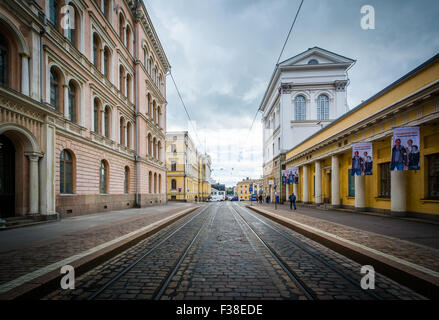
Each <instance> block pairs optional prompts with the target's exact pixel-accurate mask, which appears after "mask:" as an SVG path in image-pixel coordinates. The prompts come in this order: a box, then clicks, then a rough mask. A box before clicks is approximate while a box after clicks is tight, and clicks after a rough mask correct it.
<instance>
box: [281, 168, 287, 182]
mask: <svg viewBox="0 0 439 320" xmlns="http://www.w3.org/2000/svg"><path fill="white" fill-rule="evenodd" d="M287 183H288V179H287V170H282V184H287Z"/></svg>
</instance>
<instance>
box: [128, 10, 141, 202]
mask: <svg viewBox="0 0 439 320" xmlns="http://www.w3.org/2000/svg"><path fill="white" fill-rule="evenodd" d="M139 4H140V3H139V2H137V8H138V6H139ZM137 8H136V10H137ZM134 32H135V34H134V37H133V40H134V41H133V42H134V44H133V45H134V61H135V68H134V79H135V86H134V88H133V89H134V90H133V91H134V101H135V104H136V112H135V117H136V122H135V123H136V150H135V152H136V154H135V157H134V161H135V163H136V198H135V207H136V208H140V207H141V204H140V203H139V170H140V163H139V94H138V92H139V79H138V75H139V72H138V70H139V64H138V57H139V52H138V51H139V46H138V41H137V40H138V38H139V37H138V32H139V23H138V21H136V23H135V24H134ZM128 45H129V44H128Z"/></svg>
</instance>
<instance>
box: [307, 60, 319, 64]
mask: <svg viewBox="0 0 439 320" xmlns="http://www.w3.org/2000/svg"><path fill="white" fill-rule="evenodd" d="M308 64H319V62H318V61H317V60H316V59H311V60H309V61H308Z"/></svg>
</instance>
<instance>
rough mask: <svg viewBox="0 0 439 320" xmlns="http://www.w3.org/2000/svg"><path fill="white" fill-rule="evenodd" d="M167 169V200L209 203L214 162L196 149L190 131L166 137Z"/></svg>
mask: <svg viewBox="0 0 439 320" xmlns="http://www.w3.org/2000/svg"><path fill="white" fill-rule="evenodd" d="M166 166H167V169H168V173H167V194H168V200H179V201H205V200H207V198H208V197H209V195H210V191H211V187H210V172H211V169H210V166H211V158H210V156H209V155H207V154H202V153H200V152H199V151H198V150H197V149H196V147H195V144H194V142H193V140H192V138H191V137H190V136H189V134H188V132H187V131H179V132H168V133H167V134H166Z"/></svg>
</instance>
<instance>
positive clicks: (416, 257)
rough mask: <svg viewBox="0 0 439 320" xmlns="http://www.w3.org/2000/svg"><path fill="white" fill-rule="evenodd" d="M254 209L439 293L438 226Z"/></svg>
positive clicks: (341, 214) (283, 207)
mask: <svg viewBox="0 0 439 320" xmlns="http://www.w3.org/2000/svg"><path fill="white" fill-rule="evenodd" d="M247 206H248V207H249V208H250V206H249V205H247ZM252 207H253V209H256V211H258V210H259V212H260V213H262V214H265V215H267V214H268V216H269V217H270V218H272V219H274V220H276V221H278V222H280V223H281V224H284V225H286V226H288V227H290V228H291V229H293V230H295V231H298V232H299V233H303V234H305V235H306V236H308V237H310V238H312V239H313V240H316V241H318V242H321V243H322V244H324V245H325V246H328V247H330V248H331V249H333V250H336V251H339V252H340V253H342V254H344V255H351V258H353V259H354V260H355V259H356V258H358V259H359V260H362V262H368V261H369V262H373V263H375V264H376V265H381V268H382V270H384V271H386V270H385V269H386V268H387V269H389V270H390V269H392V270H391V271H389V270H387V271H389V273H390V274H392V273H393V274H395V273H399V274H398V277H406V278H407V276H408V275H409V276H411V277H412V280H414V279H416V281H418V280H419V281H424V280H426V281H427V280H428V281H427V282H428V283H426V282H425V283H424V284H423V285H424V286H427V285H428V286H429V285H430V284H433V285H432V288H434V286H438V288H436V289H433V290H438V289H439V249H438V247H439V225H437V224H431V223H424V222H418V221H411V220H407V219H395V218H388V217H384V216H377V215H369V214H360V213H351V212H344V211H337V210H319V209H314V208H308V207H300V206H298V207H297V210H296V211H294V210H293V211H291V210H290V208H289V205H278V206H277V210H275V208H274V204H255V203H253V205H252ZM371 264H372V263H371ZM435 292H436V293H437V292H438V291H435Z"/></svg>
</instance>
